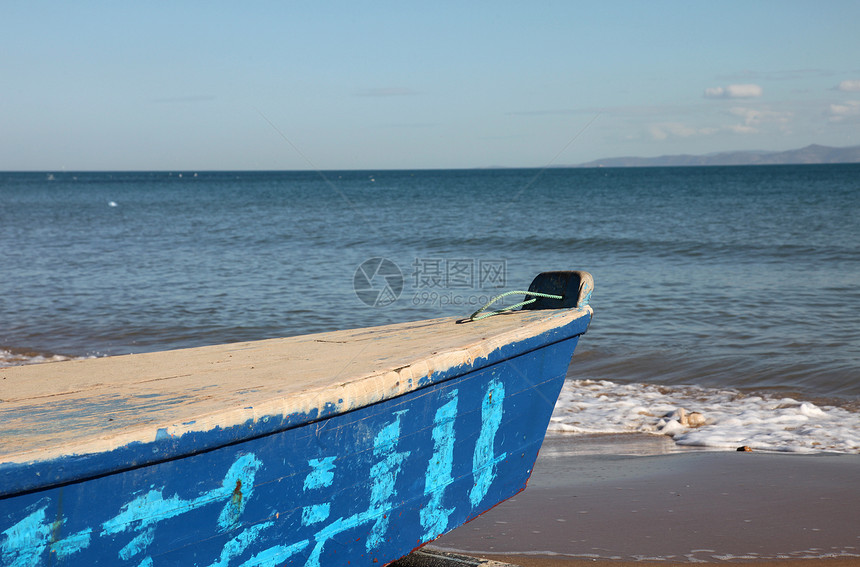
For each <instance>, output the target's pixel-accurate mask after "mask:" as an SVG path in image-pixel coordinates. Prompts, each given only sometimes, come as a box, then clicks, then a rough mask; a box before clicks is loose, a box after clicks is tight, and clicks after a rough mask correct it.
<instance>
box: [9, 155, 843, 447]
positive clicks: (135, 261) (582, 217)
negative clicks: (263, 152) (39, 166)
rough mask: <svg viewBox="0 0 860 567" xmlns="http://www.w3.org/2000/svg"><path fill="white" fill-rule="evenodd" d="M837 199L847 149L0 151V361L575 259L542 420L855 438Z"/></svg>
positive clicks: (293, 323)
mask: <svg viewBox="0 0 860 567" xmlns="http://www.w3.org/2000/svg"><path fill="white" fill-rule="evenodd" d="M858 219H860V164H846V165H796V166H795V165H784V166H747V167H686V168H658V167H655V168H617V169H616V168H612V169H610V168H594V169H581V168H546V169H474V170H417V171H390V170H382V171H286V172H280V171H277V172H275V171H271V172H270V171H263V172H258V171H238V172H230V171H217V172H213V171H197V172H194V171H182V172H67V171H55V172H38V173H35V172H26V173H18V172H0V249H2V260H0V266H2V267H1V268H0V366H9V365H19V364H33V363H42V364H44V363H50V362H52V361H61V360H66V359H73V358H85V357H102V356H108V355H118V354H125V353H140V352H147V351H158V350H166V349H178V348H185V347H194V346H200V345H209V344H219V343H228V342H235V341H247V340H255V339H266V338H271V337H282V336H290V335H299V334H306V333H317V332H323V331H331V330H336V329H347V328H355V327H366V326H375V325H384V324H389V323H396V322H402V321H411V320H418V319H426V318H433V317H441V316H465V315H469V314H470V313H471V312H473V311H475V310H476V309H478V308H479V307H481V306H482V305H483V304H484V303H486V302H487V301H489V300H490V299H491V298H492V297H494V296H496V295H498V294H500V293H503V292H507V291H512V290H523V289H528V285H529V283H530V282H531V280H532V278H533V277H534V276H535V275H536V274H538V273H539V272H541V271H548V270H567V269H573V270H586V271H588V272H591V273H592V274H593V276H594V280H595V291H594V294H593V297H592V301H591V304H592V306H593V308H594V318H593V321H592V324H591V327H590V329H589V331H588V333H587V334H585V335H584V336H583V337H582V338H581V339H580V342H579V345H578V347H577V351H576V354H575V356H574V358H573V362H572V364H571V366H570V370H569V374H568V379H567V381H566V384H565V386H564V388H563V390H562V394H561V397H560V399H559V402H558V404H557V405H556V409H555V413H554V415H553V418H552V422H551V424H550V433H551V434H552V435H555V436H561V437H564V438H567V439H569V440H570V442H571V443H572V444H573V443H576V440H577V439H579V438H582V436H593V435H601V434H610V435H615V436H617V435H623V434H627V433H630V434H638V435H643V434H646V435H654V436H663V437H665V438H666V439H669V440H671V443H670V445H671V447H673V450H679V451H681V450H691V449H702V448H704V449H710V450H735V449H737V448H738V447H742V446H747V447H750V448H752V449H753V450H762V451H794V452H825V451H827V452H842V453H860V220H858ZM519 299H520V298H513V299H511V301H516V300H519ZM0 400H2V385H0ZM685 413H686V414H687V415H690V414H693V413H696V414H699V415H698V417H697V419H698V420H699V421H700V422H702V423H701V424H697V425H696V426H692V425H685V424H683V423H682V420H681V416H682V414H685Z"/></svg>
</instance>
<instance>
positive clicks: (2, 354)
mask: <svg viewBox="0 0 860 567" xmlns="http://www.w3.org/2000/svg"><path fill="white" fill-rule="evenodd" d="M75 358H79V357H72V356H64V355H61V354H50V353H41V352H32V351H25V350H18V349H4V348H0V368H3V367H8V366H22V365H25V364H41V363H43V362H61V361H64V360H74V359H75Z"/></svg>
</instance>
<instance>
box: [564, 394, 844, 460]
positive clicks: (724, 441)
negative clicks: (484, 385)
mask: <svg viewBox="0 0 860 567" xmlns="http://www.w3.org/2000/svg"><path fill="white" fill-rule="evenodd" d="M549 430H550V431H551V432H556V433H574V434H583V433H585V434H594V433H650V434H654V435H667V436H669V437H671V438H672V439H673V440H674V442H675V443H676V444H677V445H679V446H688V447H707V448H713V449H737V448H739V447H743V446H747V447H750V448H752V449H754V450H765V451H789V452H803V453H814V452H837V453H860V407H853V406H852V405H850V404H848V405H845V406H836V405H829V404H823V403H819V404H816V403H814V402H813V401H805V400H802V399H795V398H793V397H785V396H780V395H779V394H776V395H774V394H770V393H758V394H756V393H744V392H741V391H739V390H735V389H730V388H706V387H700V386H665V385H655V384H644V383H632V384H618V383H615V382H610V381H608V380H568V381H567V382H565V385H564V387H563V388H562V391H561V395H560V396H559V400H558V403H557V404H556V407H555V411H554V413H553V416H552V420H551V422H550V426H549Z"/></svg>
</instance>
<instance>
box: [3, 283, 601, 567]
mask: <svg viewBox="0 0 860 567" xmlns="http://www.w3.org/2000/svg"><path fill="white" fill-rule="evenodd" d="M592 287H593V280H592V278H591V276H590V275H589V274H588V273H587V272H576V271H569V272H544V273H542V274H540V275H538V276H537V277H536V278H535V280H534V281H533V282H532V285H531V287H530V288H529V291H528V294H530V295H532V296H533V297H532V298H531V299H529V300H528V301H532V303H528V301H527V302H525V303H527V304H526V305H523V306H522V308H521V309H517V310H511V311H508V312H504V313H500V314H498V315H496V316H492V317H487V318H485V319H480V320H478V319H479V318H478V317H472V318H467V319H457V318H441V319H431V320H424V321H417V322H408V323H399V324H394V325H387V326H381V327H370V328H363V329H352V330H341V331H334V332H327V333H321V334H312V335H304V336H296V337H287V338H279V339H268V340H260V341H253V342H242V343H234V344H226V345H216V346H206V347H197V348H189V349H181V350H173V351H165V352H154V353H144V354H130V355H122V356H112V357H103V358H93V359H79V360H69V361H62V362H50V363H43V364H34V365H30V366H18V367H9V368H2V369H0V565H2V566H4V567H6V566H8V567H13V566H14V567H29V566H38V565H59V566H64V565H75V566H77V565H86V566H88V567H89V566H93V565H111V566H116V565H130V566H135V567H160V566H183V567H191V566H196V567H204V566H206V567H209V566H218V567H236V566H243V567H251V566H275V565H303V566H306V567H329V566H335V565H350V566H364V565H366V566H373V565H385V564H387V563H390V562H392V561H394V560H397V559H398V558H401V557H403V556H405V555H407V554H409V553H410V552H411V551H413V550H414V549H417V548H419V547H421V546H423V545H424V544H426V543H427V542H430V541H432V540H434V539H435V538H437V537H439V536H440V535H442V534H444V533H446V532H448V531H450V530H452V529H454V528H455V527H457V526H460V525H462V524H464V523H465V522H467V521H469V520H471V519H473V518H475V517H476V516H478V515H479V514H481V513H483V512H485V511H487V510H488V509H490V508H492V507H493V506H495V505H496V504H498V503H499V502H502V501H504V500H505V499H507V498H510V497H511V496H513V495H515V494H517V493H518V492H519V491H521V490H523V489H524V488H525V486H526V482H527V480H528V478H529V475H530V473H531V470H532V467H533V465H534V462H535V459H536V458H537V454H538V451H539V449H540V446H541V443H542V441H543V438H544V435H545V433H546V428H547V425H548V423H549V419H550V415H551V413H552V410H553V406H554V404H555V401H556V399H557V396H558V394H559V391H560V389H561V386H562V383H563V381H564V379H565V376H566V373H567V370H568V365H569V363H570V360H571V356H572V355H573V351H574V348H575V346H576V343H577V341H578V338H579V336H581V335H582V334H583V333H585V331H586V329H587V328H588V324H589V322H590V320H591V316H592V309H591V307H590V306H589V305H588V298H589V296H590V294H591V289H592Z"/></svg>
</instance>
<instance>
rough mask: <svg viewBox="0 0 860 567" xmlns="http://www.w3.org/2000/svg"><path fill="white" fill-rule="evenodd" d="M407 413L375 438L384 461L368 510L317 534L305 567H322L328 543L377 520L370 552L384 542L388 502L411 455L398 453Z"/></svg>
mask: <svg viewBox="0 0 860 567" xmlns="http://www.w3.org/2000/svg"><path fill="white" fill-rule="evenodd" d="M404 413H406V410H403V411H399V412H397V413H396V415H397V418H396V419H395V420H394V421H393V422H391V423H390V424H388V425H387V426H385V427H384V428H382V430H381V431H380V432H379V433H377V434H376V437H375V438H374V440H373V455H374V456H375V457H378V458H379V459H380V461H378V462H377V463H376V464H375V465H373V467H371V469H370V476H371V478H372V482H373V484H372V485H371V489H370V503H369V506H368V509H367V510H365V511H364V512H359V513H357V514H353V515H352V516H350V517H348V518H338V519H336V520H334V521H333V522H332V523H330V524H329V525H327V526H325V527H323V528H322V529H320V530H319V531H318V532H317V533H316V534H314V541H315V544H314V548H313V549H312V550H311V553H310V555H309V556H308V560H307V562H306V563H305V567H320V556H321V555H322V551H323V548H324V547H325V544H326V542H327V541H328V540H330V539H331V538H333V537H334V536H336V535H338V534H341V533H343V532H345V531H348V530H351V529H353V528H355V527H357V526H360V525H362V524H366V523H369V522H374V526H373V528H372V529H371V534H370V536H369V537H368V539H367V550H368V551H370V550H371V549H373V548H374V547H376V546H377V545H379V543H381V542H382V538H383V537H384V535H385V530H386V529H387V528H388V518H387V517H386V512H387V510H388V508H387V504H388V501H389V500H390V499H391V498H393V497H394V495H395V490H394V485H395V482H396V480H397V475H398V474H399V473H400V467H401V465H402V463H403V461H404V460H405V459H406V458H407V457H408V456H409V455H410V452H409V451H403V452H397V444H398V443H399V441H400V418H401V416H402V415H403V414H404Z"/></svg>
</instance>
